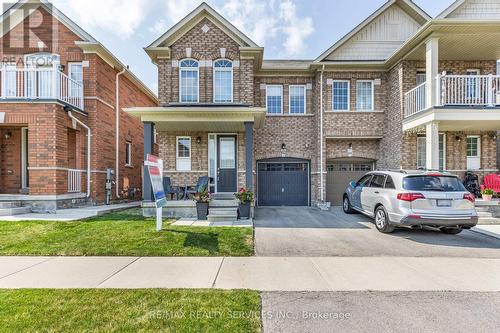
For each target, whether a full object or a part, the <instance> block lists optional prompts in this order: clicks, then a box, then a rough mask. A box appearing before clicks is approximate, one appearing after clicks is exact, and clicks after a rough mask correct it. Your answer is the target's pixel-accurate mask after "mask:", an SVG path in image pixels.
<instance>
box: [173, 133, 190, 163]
mask: <svg viewBox="0 0 500 333" xmlns="http://www.w3.org/2000/svg"><path fill="white" fill-rule="evenodd" d="M180 139H187V140H189V157H179V140H180ZM192 149H193V142H192V140H191V137H190V136H177V137H176V138H175V169H176V170H177V171H191V168H192V165H191V157H192ZM179 161H189V168H187V169H185V170H184V169H180V168H179Z"/></svg>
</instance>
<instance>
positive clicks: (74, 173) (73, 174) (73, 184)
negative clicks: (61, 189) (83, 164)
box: [68, 169, 83, 193]
mask: <svg viewBox="0 0 500 333" xmlns="http://www.w3.org/2000/svg"><path fill="white" fill-rule="evenodd" d="M82 175H83V171H82V170H76V169H68V193H80V192H82Z"/></svg>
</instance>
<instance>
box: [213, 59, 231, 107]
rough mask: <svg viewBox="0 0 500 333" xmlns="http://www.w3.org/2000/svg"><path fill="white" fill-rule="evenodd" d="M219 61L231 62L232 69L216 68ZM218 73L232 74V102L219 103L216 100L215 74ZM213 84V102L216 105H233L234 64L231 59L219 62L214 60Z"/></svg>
mask: <svg viewBox="0 0 500 333" xmlns="http://www.w3.org/2000/svg"><path fill="white" fill-rule="evenodd" d="M219 60H226V61H229V62H230V63H231V69H230V70H229V69H227V68H215V63H216V62H217V61H219ZM216 71H220V72H231V101H230V102H217V101H216V100H215V72H216ZM212 74H213V75H212V84H213V88H214V89H213V101H214V103H233V101H234V63H233V61H232V60H230V59H226V58H221V59H217V60H214V62H213V73H212Z"/></svg>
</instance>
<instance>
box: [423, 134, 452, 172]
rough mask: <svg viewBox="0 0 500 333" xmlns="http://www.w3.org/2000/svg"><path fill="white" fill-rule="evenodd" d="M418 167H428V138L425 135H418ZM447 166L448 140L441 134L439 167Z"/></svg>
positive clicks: (442, 168)
mask: <svg viewBox="0 0 500 333" xmlns="http://www.w3.org/2000/svg"><path fill="white" fill-rule="evenodd" d="M417 168H418V169H427V138H426V136H425V135H418V136H417ZM445 168H446V140H445V135H444V133H443V134H439V169H440V170H445Z"/></svg>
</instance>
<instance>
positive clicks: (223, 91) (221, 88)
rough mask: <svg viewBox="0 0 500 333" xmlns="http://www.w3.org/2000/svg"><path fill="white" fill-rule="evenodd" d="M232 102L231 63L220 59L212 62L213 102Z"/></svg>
mask: <svg viewBox="0 0 500 333" xmlns="http://www.w3.org/2000/svg"><path fill="white" fill-rule="evenodd" d="M232 101H233V63H232V62H231V61H230V60H226V59H220V60H216V61H215V62H214V102H215V103H231V102H232Z"/></svg>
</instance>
